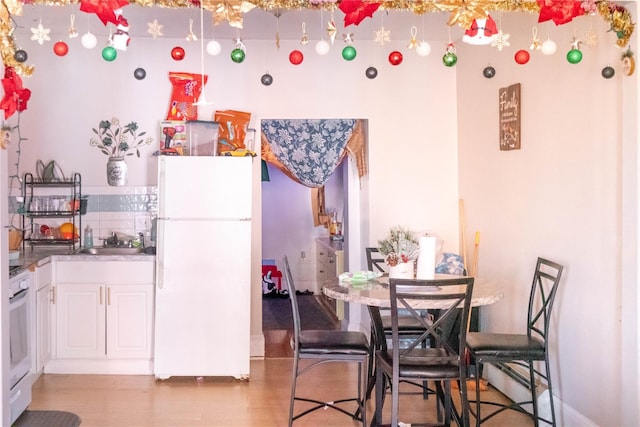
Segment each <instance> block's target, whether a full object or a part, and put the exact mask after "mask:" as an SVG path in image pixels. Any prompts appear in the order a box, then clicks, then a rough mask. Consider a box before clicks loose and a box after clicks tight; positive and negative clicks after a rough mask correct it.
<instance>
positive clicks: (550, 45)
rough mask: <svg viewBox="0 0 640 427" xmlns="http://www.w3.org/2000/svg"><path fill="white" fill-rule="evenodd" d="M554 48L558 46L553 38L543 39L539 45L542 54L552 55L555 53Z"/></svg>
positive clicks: (556, 48)
mask: <svg viewBox="0 0 640 427" xmlns="http://www.w3.org/2000/svg"><path fill="white" fill-rule="evenodd" d="M556 50H558V46H557V45H556V43H555V42H554V41H553V40H547V41H545V42H544V43H542V46H541V47H540V52H542V54H543V55H553V54H554V53H556Z"/></svg>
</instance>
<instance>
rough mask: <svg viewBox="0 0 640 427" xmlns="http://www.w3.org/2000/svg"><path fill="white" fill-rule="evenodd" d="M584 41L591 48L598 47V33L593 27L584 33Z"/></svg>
mask: <svg viewBox="0 0 640 427" xmlns="http://www.w3.org/2000/svg"><path fill="white" fill-rule="evenodd" d="M584 42H585V43H586V45H587V46H589V47H590V48H594V47H598V35H597V34H596V32H595V31H593V28H590V29H589V31H587V32H586V33H585V35H584Z"/></svg>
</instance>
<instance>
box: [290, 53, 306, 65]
mask: <svg viewBox="0 0 640 427" xmlns="http://www.w3.org/2000/svg"><path fill="white" fill-rule="evenodd" d="M303 60H304V55H303V54H302V52H300V51H299V50H297V49H296V50H292V51H291V53H290V54H289V62H291V63H292V64H293V65H300V64H302V61H303Z"/></svg>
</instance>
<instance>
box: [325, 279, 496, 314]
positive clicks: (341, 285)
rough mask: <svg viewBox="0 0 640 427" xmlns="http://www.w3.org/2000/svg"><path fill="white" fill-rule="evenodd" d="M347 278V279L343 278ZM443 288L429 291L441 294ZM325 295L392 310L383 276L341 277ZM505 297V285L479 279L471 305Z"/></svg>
mask: <svg viewBox="0 0 640 427" xmlns="http://www.w3.org/2000/svg"><path fill="white" fill-rule="evenodd" d="M343 277H346V276H343ZM456 277H461V276H455V275H451V274H435V275H434V280H447V279H453V278H456ZM438 291H439V288H436V287H434V289H431V290H429V291H428V292H438ZM322 292H323V293H324V294H325V295H326V296H327V297H329V298H333V299H335V300H340V301H345V302H351V303H356V304H362V305H367V306H374V307H390V306H391V301H390V299H389V277H387V276H381V277H378V278H375V279H372V280H366V281H365V280H349V279H348V278H344V279H343V280H341V279H340V278H339V277H336V278H334V279H331V280H329V281H327V282H325V283H324V284H323V287H322ZM502 298H504V290H503V288H502V286H500V285H498V284H496V283H493V282H491V281H488V280H483V279H476V280H475V281H474V284H473V294H472V296H471V306H472V307H479V306H483V305H489V304H493V303H495V302H497V301H500V300H501V299H502ZM411 306H412V307H413V308H415V309H441V308H446V307H447V301H441V300H440V301H439V300H420V301H416V302H415V304H412V305H411Z"/></svg>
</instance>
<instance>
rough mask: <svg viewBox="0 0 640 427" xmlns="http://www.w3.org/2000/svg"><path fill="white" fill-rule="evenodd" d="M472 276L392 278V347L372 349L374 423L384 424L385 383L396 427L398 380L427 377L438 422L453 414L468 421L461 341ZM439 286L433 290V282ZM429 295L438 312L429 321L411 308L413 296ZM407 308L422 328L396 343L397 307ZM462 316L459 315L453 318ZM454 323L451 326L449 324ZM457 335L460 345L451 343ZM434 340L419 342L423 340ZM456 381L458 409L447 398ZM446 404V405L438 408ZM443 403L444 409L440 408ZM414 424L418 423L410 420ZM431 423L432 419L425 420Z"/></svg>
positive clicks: (417, 298) (415, 382)
mask: <svg viewBox="0 0 640 427" xmlns="http://www.w3.org/2000/svg"><path fill="white" fill-rule="evenodd" d="M473 282H474V279H473V278H472V277H457V278H452V279H446V280H408V279H390V280H389V292H390V303H391V330H392V333H391V336H392V338H391V343H392V344H391V345H392V348H391V349H387V350H378V351H376V411H375V423H376V425H381V424H382V409H383V405H384V400H385V395H386V392H387V387H386V383H387V381H389V382H390V383H391V396H392V399H391V426H392V427H397V425H398V416H399V412H400V411H399V395H400V390H399V385H400V382H403V383H410V384H412V385H414V386H417V387H421V388H422V387H424V384H425V382H426V381H434V382H435V386H436V393H437V395H438V399H437V400H438V404H437V405H438V423H439V424H442V425H447V426H448V425H450V423H451V419H452V417H453V416H454V414H455V418H456V420H457V421H459V423H460V424H461V425H463V426H468V425H469V411H468V409H469V408H468V402H467V384H466V373H467V365H466V360H465V357H464V343H465V339H466V333H467V321H466V320H467V319H468V318H469V310H470V306H471V295H472V292H473ZM434 286H437V287H439V288H440V289H439V290H438V291H436V292H434V291H433V287H434ZM426 300H430V301H433V303H434V304H438V306H439V308H438V310H439V311H438V317H437V318H435V319H433V322H427V321H426V319H425V318H424V317H422V316H421V314H420V313H419V311H418V310H416V309H414V308H412V304H415V303H416V302H417V301H426ZM401 310H402V313H409V314H410V315H411V316H413V318H414V319H415V320H416V321H418V322H420V323H421V324H422V327H423V328H424V332H423V333H422V334H421V335H420V336H417V337H415V338H413V339H412V340H411V342H410V343H408V345H406V346H402V347H401V346H400V339H401V337H402V335H401V334H400V329H399V317H400V313H401ZM459 316H461V319H462V321H459V322H456V319H458V317H459ZM455 324H457V325H458V328H457V329H454V328H453V325H455ZM454 336H455V337H457V339H458V341H457V344H458V348H459V349H462V350H461V351H458V349H456V348H455V347H454V346H452V345H450V337H454ZM425 341H429V342H430V343H432V345H431V346H430V347H429V348H423V347H422V343H424V342H425ZM452 381H456V382H457V383H458V384H459V387H458V389H459V390H460V399H461V408H460V414H458V413H457V411H456V410H455V409H454V404H453V402H452V399H451V382H452ZM442 407H444V408H442ZM441 409H444V413H442V411H441ZM411 425H412V426H415V425H417V424H415V423H413V422H412V423H411ZM429 425H432V424H429Z"/></svg>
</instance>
